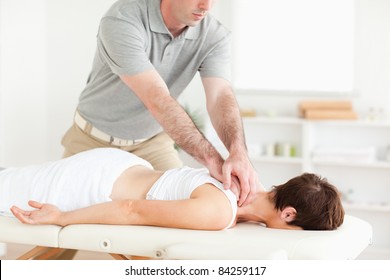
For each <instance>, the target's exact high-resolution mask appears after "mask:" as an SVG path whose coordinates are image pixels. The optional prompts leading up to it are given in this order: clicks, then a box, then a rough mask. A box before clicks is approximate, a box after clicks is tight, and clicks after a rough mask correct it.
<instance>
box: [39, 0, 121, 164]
mask: <svg viewBox="0 0 390 280" xmlns="http://www.w3.org/2000/svg"><path fill="white" fill-rule="evenodd" d="M114 2H115V0H82V1H80V0H66V1H64V0H46V7H47V30H46V32H47V38H48V52H47V60H48V65H47V69H48V81H47V91H48V97H47V106H48V108H47V110H48V116H49V118H48V135H47V137H48V139H49V141H48V147H47V150H48V155H49V158H50V159H55V158H59V157H61V155H62V152H63V148H62V146H61V144H60V142H61V138H62V136H63V135H64V133H65V132H66V130H67V129H68V128H69V127H70V126H71V124H72V120H73V114H74V111H75V109H76V106H77V103H78V97H79V95H80V93H81V91H82V90H83V88H84V86H85V83H86V81H87V78H88V74H89V71H90V70H91V65H92V59H93V56H94V54H95V48H96V34H97V31H98V26H99V21H100V18H101V17H102V16H103V14H104V13H105V12H106V10H107V9H108V8H109V7H110V6H111V4H112V3H114Z"/></svg>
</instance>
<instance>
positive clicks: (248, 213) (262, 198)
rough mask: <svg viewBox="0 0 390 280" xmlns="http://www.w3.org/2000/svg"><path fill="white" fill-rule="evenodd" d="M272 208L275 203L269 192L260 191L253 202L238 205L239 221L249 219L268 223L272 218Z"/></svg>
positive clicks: (247, 220)
mask: <svg viewBox="0 0 390 280" xmlns="http://www.w3.org/2000/svg"><path fill="white" fill-rule="evenodd" d="M272 208H273V204H272V203H271V201H270V200H269V193H268V192H259V193H257V194H256V197H255V199H254V200H253V201H252V202H251V203H249V204H248V205H245V206H242V207H238V209H237V223H240V222H249V221H251V222H259V223H266V222H267V220H268V219H269V218H270V217H269V214H270V213H271V210H272Z"/></svg>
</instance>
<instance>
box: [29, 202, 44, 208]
mask: <svg viewBox="0 0 390 280" xmlns="http://www.w3.org/2000/svg"><path fill="white" fill-rule="evenodd" d="M28 205H30V206H31V207H34V208H37V209H41V208H42V205H43V204H42V203H40V202H38V201H34V200H30V201H29V202H28Z"/></svg>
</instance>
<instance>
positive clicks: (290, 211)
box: [280, 206, 297, 223]
mask: <svg viewBox="0 0 390 280" xmlns="http://www.w3.org/2000/svg"><path fill="white" fill-rule="evenodd" d="M296 215H297V210H295V208H294V207H291V206H287V207H285V208H284V209H283V210H282V212H281V214H280V217H281V219H282V220H283V221H285V222H286V223H289V222H292V221H294V219H295V216H296Z"/></svg>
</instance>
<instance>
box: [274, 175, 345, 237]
mask: <svg viewBox="0 0 390 280" xmlns="http://www.w3.org/2000/svg"><path fill="white" fill-rule="evenodd" d="M271 199H272V202H273V203H274V204H275V208H276V209H277V210H279V211H283V210H284V209H288V208H291V209H295V211H294V215H293V218H291V219H290V220H288V221H287V224H289V225H292V226H299V227H301V228H303V229H305V230H333V229H336V228H338V227H339V226H340V225H341V224H342V223H343V221H344V209H343V206H342V204H341V199H340V194H339V192H338V190H337V189H336V187H334V186H333V185H331V184H330V183H328V181H327V180H326V179H324V178H321V177H319V176H318V175H316V174H311V173H304V174H302V175H300V176H297V177H294V178H292V179H290V180H289V181H287V182H286V183H285V184H282V185H279V186H274V188H273V190H272V191H271ZM287 215H288V214H287Z"/></svg>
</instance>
